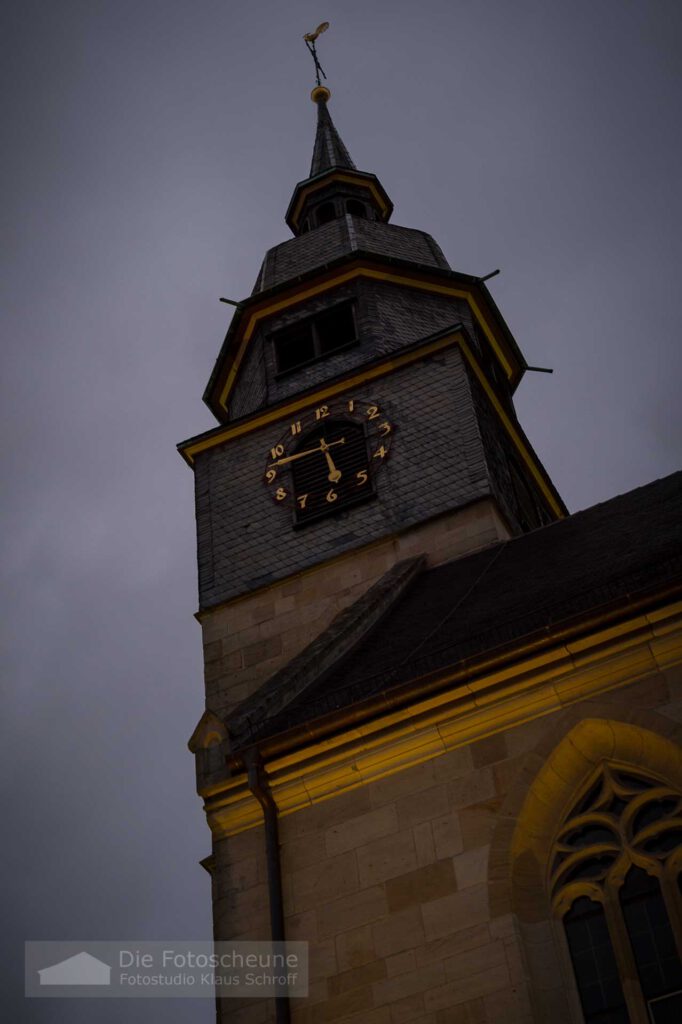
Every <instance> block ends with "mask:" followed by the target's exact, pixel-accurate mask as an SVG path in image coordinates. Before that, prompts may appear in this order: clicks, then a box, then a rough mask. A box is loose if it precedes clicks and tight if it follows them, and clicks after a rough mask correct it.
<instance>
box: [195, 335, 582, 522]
mask: <svg viewBox="0 0 682 1024" xmlns="http://www.w3.org/2000/svg"><path fill="white" fill-rule="evenodd" d="M455 345H456V346H458V347H459V349H460V350H461V352H462V353H463V355H464V357H465V359H466V361H467V363H468V364H469V366H470V367H471V368H472V370H473V372H474V374H475V376H476V379H477V380H478V382H479V383H480V385H481V386H482V388H483V390H484V391H485V393H486V396H487V398H488V400H489V402H490V404H491V405H492V407H493V410H494V412H495V414H496V415H497V417H498V418H499V419H500V421H501V423H502V426H503V428H504V430H505V431H506V433H507V434H508V436H509V438H510V440H511V442H512V444H513V445H514V447H515V448H516V450H517V452H518V454H519V455H520V457H521V459H522V461H523V462H524V463H525V464H526V466H527V467H528V469H529V471H530V474H531V476H532V478H533V480H534V481H535V484H536V486H537V487H538V488H539V490H540V493H541V494H542V495H543V497H544V499H545V501H546V502H547V503H548V505H549V508H550V509H551V510H552V512H553V514H554V515H555V516H556V517H557V518H558V519H562V518H563V517H564V515H565V510H564V508H563V505H562V504H561V502H560V501H559V500H558V495H557V494H556V492H555V490H554V488H553V486H552V485H551V483H550V481H549V478H548V477H547V476H546V474H545V473H544V471H543V469H542V466H541V464H540V463H539V461H538V459H537V458H536V457H535V454H534V453H533V452H532V451H531V449H530V446H529V445H528V444H527V443H526V441H525V439H524V437H523V436H522V433H521V430H520V428H519V427H517V426H516V424H515V423H514V422H513V421H512V418H511V417H510V416H509V415H508V414H507V412H506V411H505V409H504V406H503V405H502V403H501V402H500V400H499V398H498V397H497V395H496V394H495V391H494V389H493V388H492V386H491V384H490V382H489V381H488V378H487V376H486V374H485V373H484V371H483V369H482V368H481V366H480V365H479V363H478V360H477V359H476V357H475V355H474V353H473V352H472V350H471V348H470V347H469V345H468V344H467V341H466V339H465V337H464V335H463V333H462V332H461V331H453V333H452V334H448V335H446V336H445V337H443V338H438V339H437V340H436V341H431V342H428V343H427V344H425V345H422V346H420V347H418V348H415V349H412V350H411V351H410V352H404V353H402V355H401V354H400V353H396V354H395V355H394V356H392V357H391V358H389V359H386V360H385V361H383V362H381V363H379V364H378V365H376V366H370V367H366V368H365V369H364V370H360V371H359V372H358V373H355V374H353V376H351V377H347V378H346V379H344V380H342V381H337V382H335V383H333V384H328V385H326V386H325V387H322V388H320V389H319V390H317V391H315V392H313V393H312V394H307V395H304V396H303V397H301V398H296V399H294V400H292V401H290V402H287V403H286V405H283V406H278V407H276V408H274V409H268V410H266V411H264V412H261V413H258V414H256V415H255V416H252V417H250V418H249V419H247V420H244V421H243V422H241V423H237V424H234V425H232V426H226V427H225V428H224V429H223V430H220V431H218V432H217V433H215V434H211V435H210V436H208V437H206V436H204V437H199V438H197V440H196V441H194V442H190V443H187V444H185V445H183V446H182V447H181V449H180V454H181V455H182V456H183V458H184V459H185V461H186V462H187V463H188V464H189V465H190V466H192V465H193V464H194V460H195V458H196V456H197V455H199V454H200V453H201V452H204V451H208V450H209V449H211V448H215V447H218V446H219V445H222V444H225V443H226V442H227V441H231V440H234V439H235V438H238V437H243V436H244V435H246V434H250V433H252V432H253V431H255V430H259V429H261V428H262V427H264V426H267V425H268V424H270V423H275V422H277V421H279V420H283V419H287V418H290V417H291V416H293V415H294V414H295V413H297V412H299V411H300V410H302V409H306V408H308V407H309V406H312V405H315V404H320V403H321V402H323V401H327V400H329V399H331V398H334V397H335V396H337V395H339V394H342V393H343V392H344V391H348V390H350V389H352V388H357V387H362V386H364V385H365V384H368V383H371V382H372V381H374V380H377V379H378V378H380V377H385V376H387V375H388V374H391V373H394V372H395V371H396V370H400V369H402V368H403V367H405V366H409V365H410V364H411V363H415V362H418V361H419V360H421V359H423V358H424V357H425V356H429V355H434V354H436V353H437V352H440V351H442V350H443V349H445V348H451V347H453V346H455Z"/></svg>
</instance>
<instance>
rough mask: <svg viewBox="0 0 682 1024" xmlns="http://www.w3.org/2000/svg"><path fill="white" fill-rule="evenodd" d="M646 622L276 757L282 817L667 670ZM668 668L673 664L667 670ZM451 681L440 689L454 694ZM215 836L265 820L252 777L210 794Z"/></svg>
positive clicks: (673, 623) (678, 623) (275, 786)
mask: <svg viewBox="0 0 682 1024" xmlns="http://www.w3.org/2000/svg"><path fill="white" fill-rule="evenodd" d="M673 609H674V606H673V605H670V606H669V608H668V609H667V611H668V612H669V615H668V626H669V627H670V629H672V628H673V627H675V628H676V630H677V632H678V634H679V635H682V616H680V615H679V614H676V613H675V612H674V610H673ZM653 636H654V632H653V629H652V625H651V623H650V622H649V621H648V617H647V616H646V615H637V616H633V617H632V619H630V620H629V621H627V622H624V623H622V624H621V626H620V628H619V629H618V630H614V628H613V627H608V628H605V629H601V630H599V629H598V630H595V632H594V633H592V635H591V637H590V638H589V639H591V641H592V644H591V652H588V651H587V649H586V647H585V646H584V645H581V656H580V658H576V656H575V655H574V654H572V653H571V649H570V647H571V645H570V644H569V645H565V644H561V643H558V644H557V646H556V647H555V648H553V649H552V650H551V651H547V652H544V653H543V654H542V655H540V656H534V657H533V656H531V657H528V658H525V659H522V660H520V661H517V662H515V663H514V664H511V665H508V666H506V667H504V668H502V669H500V670H498V671H495V672H491V673H489V674H488V675H486V676H483V677H480V678H478V679H472V680H471V681H470V682H467V683H463V684H462V683H460V684H459V685H457V684H455V685H453V686H452V687H451V688H450V689H444V690H442V691H441V692H440V693H438V694H436V695H433V696H431V697H429V698H427V699H425V700H422V701H418V702H416V703H415V704H413V705H412V706H409V707H404V708H400V709H398V710H395V711H389V712H387V713H384V714H383V715H382V714H379V715H377V716H376V717H375V718H374V719H372V720H370V721H367V722H364V723H362V724H361V725H358V726H351V727H349V728H347V729H345V731H342V732H339V733H337V734H335V735H333V736H329V737H327V738H325V739H322V740H318V741H313V742H311V743H310V744H308V745H307V746H304V747H301V748H299V749H298V750H294V751H291V752H289V753H287V754H286V755H282V756H280V757H276V758H274V759H272V760H271V761H270V762H268V764H267V765H266V768H267V772H268V778H269V781H270V786H271V790H272V793H273V796H274V799H275V802H276V804H277V806H278V808H279V810H280V813H281V814H292V813H295V812H296V811H298V810H301V809H302V808H304V807H307V806H310V805H312V804H314V803H318V802H320V801H322V800H326V799H329V798H331V797H334V796H337V795H338V794H340V793H342V792H346V791H348V790H351V789H354V788H357V787H358V786H361V785H367V784H368V783H370V782H374V781H376V780H378V779H381V778H385V777H387V776H390V775H393V774H395V773H396V772H399V771H402V770H403V769H405V768H407V767H411V766H414V765H417V764H420V763H422V762H424V761H427V760H430V759H432V758H434V757H437V756H439V755H440V754H444V753H446V752H448V751H450V750H454V749H456V748H458V747H462V746H467V745H469V744H470V743H473V742H475V741H476V740H479V739H483V738H485V737H486V736H492V735H494V734H496V733H499V732H501V731H504V730H506V729H510V728H513V727H515V726H517V725H521V724H523V723H524V722H529V721H532V720H534V719H536V718H538V717H541V716H543V715H547V714H550V713H552V712H556V711H560V710H563V709H565V708H566V707H568V706H570V705H572V704H575V703H577V702H579V701H583V700H591V699H593V698H595V697H597V696H599V695H600V694H603V693H606V692H608V691H610V690H614V689H618V688H620V687H623V686H627V685H628V684H630V683H632V682H635V681H636V680H637V679H640V678H642V677H644V676H647V675H649V674H651V673H652V672H659V671H662V668H663V666H662V665H661V664H659V662H658V660H657V657H656V652H655V650H654V649H652V648H653V645H652V643H651V640H652V638H653ZM666 667H667V666H666ZM447 682H448V677H447V676H444V678H443V680H442V683H443V685H444V686H447ZM202 796H203V797H204V799H205V810H206V813H207V817H208V821H209V825H210V827H211V830H212V832H213V834H214V838H216V839H218V838H223V837H225V836H228V835H235V834H236V833H238V832H242V831H245V830H246V829H249V828H252V827H254V826H255V825H259V824H260V823H261V822H262V813H261V810H260V805H259V804H258V803H257V801H256V800H255V799H254V797H253V795H252V794H251V792H250V791H249V789H248V786H247V783H246V780H245V778H244V776H243V775H242V776H237V777H233V778H231V779H228V780H225V781H224V782H222V783H219V784H217V785H215V786H212V787H209V788H207V789H206V790H204V791H203V792H202Z"/></svg>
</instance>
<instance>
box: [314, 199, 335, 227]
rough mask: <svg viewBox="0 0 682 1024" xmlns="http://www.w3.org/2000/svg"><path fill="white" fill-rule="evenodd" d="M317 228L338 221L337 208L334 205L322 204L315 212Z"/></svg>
mask: <svg viewBox="0 0 682 1024" xmlns="http://www.w3.org/2000/svg"><path fill="white" fill-rule="evenodd" d="M315 218H316V220H317V226H318V227H321V226H322V225H323V224H328V223H329V221H330V220H336V207H335V205H334V203H322V204H321V205H320V206H318V208H317V210H316V211H315Z"/></svg>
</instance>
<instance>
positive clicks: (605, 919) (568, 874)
mask: <svg viewBox="0 0 682 1024" xmlns="http://www.w3.org/2000/svg"><path fill="white" fill-rule="evenodd" d="M681 878H682V793H680V792H678V791H677V790H676V789H675V788H673V787H672V786H671V785H669V784H668V783H666V782H665V781H663V780H661V779H657V778H655V777H653V776H651V775H649V774H647V773H645V772H643V771H641V772H640V771H639V770H635V769H632V768H631V767H630V766H622V765H616V764H609V763H603V764H602V765H601V766H600V768H599V769H598V771H597V772H596V773H595V774H594V775H593V776H592V778H591V780H590V781H589V782H588V783H587V785H586V786H585V787H584V789H583V791H582V793H581V795H580V797H579V798H578V800H576V802H575V803H574V805H573V807H572V808H571V810H570V811H569V813H568V814H567V815H566V817H565V818H564V821H563V823H562V825H561V827H560V828H559V830H558V832H557V834H556V838H555V842H554V844H553V850H552V856H551V859H550V867H549V879H548V883H549V891H550V895H551V899H552V905H553V909H554V911H555V913H556V914H557V916H559V917H560V918H561V919H562V922H563V927H564V933H565V936H566V940H567V945H568V949H569V953H570V957H571V962H572V965H573V972H574V975H575V978H576V983H577V988H578V993H579V996H580V1001H581V1006H582V1011H583V1016H584V1019H585V1021H586V1024H592V1022H594V1024H596V1022H600V1024H645V1022H654V1024H667V1022H668V1021H673V1020H675V1021H677V1020H679V1019H682V912H681V910H680V889H681V886H682V883H681V881H680V879H681ZM616 965H617V971H616V970H614V967H615V966H616Z"/></svg>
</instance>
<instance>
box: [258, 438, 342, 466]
mask: <svg viewBox="0 0 682 1024" xmlns="http://www.w3.org/2000/svg"><path fill="white" fill-rule="evenodd" d="M345 440H346V439H345V437H342V438H341V439H340V440H339V441H330V442H329V444H326V442H323V443H324V444H326V447H327V448H331V446H332V445H333V444H344V443H345ZM323 451H324V448H323V447H322V444H320V446H319V447H318V448H308V449H307V450H306V451H304V452H296V454H295V455H287V456H286V457H285V458H283V459H277V460H276V461H275V462H270V463H269V465H270V466H284V465H286V463H288V462H294V460H295V459H302V458H304V457H305V456H306V455H313V454H314V453H315V452H323Z"/></svg>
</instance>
